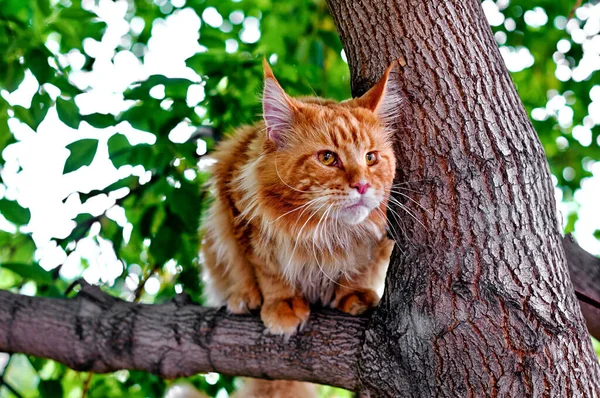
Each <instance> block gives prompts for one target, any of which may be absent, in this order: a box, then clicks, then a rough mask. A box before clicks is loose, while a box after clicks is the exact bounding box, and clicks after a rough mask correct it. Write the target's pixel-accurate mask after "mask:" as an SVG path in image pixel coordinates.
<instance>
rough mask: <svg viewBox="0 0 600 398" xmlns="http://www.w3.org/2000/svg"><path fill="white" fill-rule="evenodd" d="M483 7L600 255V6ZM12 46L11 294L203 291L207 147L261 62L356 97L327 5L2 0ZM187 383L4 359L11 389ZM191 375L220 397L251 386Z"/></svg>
mask: <svg viewBox="0 0 600 398" xmlns="http://www.w3.org/2000/svg"><path fill="white" fill-rule="evenodd" d="M482 5H483V8H484V11H485V13H486V16H487V18H488V20H489V22H490V24H491V26H492V30H493V31H494V36H495V39H496V41H497V43H498V45H499V47H500V51H501V53H502V55H503V57H504V60H505V62H506V65H507V67H508V69H509V70H510V71H511V74H512V77H513V80H514V82H515V84H516V86H517V89H518V91H519V94H520V96H521V99H522V100H523V103H524V105H525V107H526V109H527V112H528V114H529V115H530V117H531V120H532V122H533V124H534V126H535V128H536V130H537V132H538V134H539V137H540V139H541V141H542V143H543V145H544V148H545V150H546V154H547V157H548V161H549V163H550V168H551V171H552V175H553V177H552V179H553V182H554V185H555V194H556V201H557V206H558V209H559V211H560V215H561V218H562V227H563V229H564V232H571V233H573V234H574V235H575V237H576V239H577V240H578V242H579V244H580V245H581V246H582V247H583V248H585V249H586V250H587V251H589V252H591V253H593V254H596V255H598V254H600V211H599V210H598V208H599V206H600V79H599V76H600V74H599V72H598V70H599V69H600V4H599V2H598V1H597V0H594V1H582V0H527V1H525V0H497V1H492V0H485V1H483V2H482ZM0 49H1V53H0V289H4V290H9V291H13V292H19V293H22V294H27V295H38V296H51V297H65V291H66V289H67V287H68V286H69V285H70V284H71V282H73V281H74V280H76V279H78V278H84V279H85V280H86V281H88V282H89V283H92V284H98V285H100V286H102V288H103V289H104V290H105V291H106V292H108V293H110V294H112V295H114V296H118V297H121V298H122V299H124V300H129V301H140V302H144V303H154V302H163V301H165V300H168V299H170V298H172V297H173V296H175V295H176V294H177V293H181V292H186V293H188V294H189V295H190V296H191V297H192V299H193V300H195V301H196V302H199V303H201V302H202V297H201V294H202V282H201V280H200V279H199V271H198V270H199V264H198V237H197V232H196V231H197V230H198V227H199V220H200V217H201V215H202V212H203V210H204V209H205V207H206V200H205V194H204V190H203V183H204V182H206V180H207V178H208V174H207V172H206V169H207V166H208V165H210V158H209V157H207V156H205V155H207V154H209V153H210V151H211V149H212V148H213V146H214V144H215V142H217V141H218V140H219V139H220V138H221V137H222V136H223V135H225V134H228V133H230V132H231V131H232V130H233V129H234V128H235V127H236V126H239V125H241V124H244V123H251V122H252V121H253V120H256V117H257V115H259V114H260V102H259V94H260V90H261V81H262V68H261V66H260V65H261V64H260V62H261V59H262V57H267V58H268V59H269V61H270V62H271V63H272V64H273V69H274V72H275V74H276V76H277V77H278V79H279V80H280V82H281V84H282V85H283V87H284V88H285V89H286V91H288V93H290V94H292V95H299V94H302V95H315V94H316V95H319V96H324V97H330V98H335V99H345V98H348V97H349V96H350V89H349V72H348V67H347V64H346V58H345V55H344V51H343V49H342V46H341V44H340V41H339V38H338V36H337V33H336V30H335V26H334V24H333V21H332V19H331V17H330V16H329V13H328V10H327V5H326V3H325V1H324V0H310V1H307V0H286V1H275V0H135V1H134V0H118V1H112V0H0ZM594 344H595V347H596V350H597V351H598V352H599V355H600V345H599V344H598V342H594ZM175 382H177V381H175ZM175 382H174V381H166V380H162V379H160V378H158V377H155V376H152V375H149V374H146V373H139V372H130V371H119V372H116V373H113V374H107V375H97V374H90V373H82V372H75V371H73V370H70V369H68V368H66V367H65V366H63V365H61V364H58V363H56V362H53V361H49V360H43V359H39V358H34V357H28V356H25V355H19V354H15V355H8V354H3V353H0V397H2V398H4V397H6V398H14V397H16V398H21V397H23V398H25V397H63V396H64V397H73V398H75V397H82V396H87V397H161V396H164V395H165V393H166V392H167V390H168V388H169V387H170V386H172V385H173V383H175ZM187 382H189V383H191V384H192V385H194V386H195V387H196V388H197V389H199V390H201V391H203V392H204V393H205V394H207V395H208V396H211V397H218V398H226V397H228V396H229V394H230V393H231V392H232V391H234V390H235V388H236V385H237V384H238V381H237V380H234V379H233V378H231V377H223V376H220V375H217V374H207V375H198V376H195V377H193V378H190V379H188V380H187ZM322 396H323V397H350V396H351V395H350V394H349V393H347V392H344V391H341V390H336V389H333V388H323V390H322Z"/></svg>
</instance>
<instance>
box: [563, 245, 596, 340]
mask: <svg viewBox="0 0 600 398" xmlns="http://www.w3.org/2000/svg"><path fill="white" fill-rule="evenodd" d="M563 246H564V248H565V254H566V256H567V263H568V264H569V274H570V275H571V281H573V287H574V288H575V292H576V294H577V298H578V299H579V305H580V306H581V312H582V313H583V316H584V317H585V321H586V323H587V328H588V330H589V332H590V333H591V334H592V336H594V337H595V338H597V339H598V340H600V304H599V303H600V258H596V257H594V256H592V255H591V254H590V253H588V252H586V251H585V250H583V249H582V248H581V247H579V246H578V245H577V243H575V242H574V241H573V238H572V237H571V236H566V237H565V238H564V239H563Z"/></svg>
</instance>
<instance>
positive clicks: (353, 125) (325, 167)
mask: <svg viewBox="0 0 600 398" xmlns="http://www.w3.org/2000/svg"><path fill="white" fill-rule="evenodd" d="M388 72H389V70H388V71H387V72H386V74H385V76H384V78H382V80H381V81H380V82H379V83H378V84H377V85H376V86H375V87H374V88H373V89H371V90H370V91H369V92H368V93H367V94H365V95H364V96H363V97H361V98H359V99H354V100H350V101H345V102H342V103H337V102H334V101H329V100H321V99H318V98H304V99H292V98H290V97H288V96H287V95H286V94H285V92H284V91H283V89H282V88H281V87H280V86H279V84H278V83H277V81H276V80H275V78H274V76H273V74H272V72H271V71H270V68H269V67H268V64H265V91H264V95H263V109H264V121H262V122H260V123H257V124H256V125H254V126H247V127H243V128H241V129H239V130H238V131H236V133H235V134H234V135H233V136H231V137H230V138H229V139H227V140H225V141H223V142H222V143H221V144H220V145H219V147H218V148H217V150H216V151H215V152H214V154H213V156H214V158H215V160H216V164H215V165H214V167H213V169H212V172H213V185H212V188H213V195H214V202H213V203H212V205H211V208H210V210H209V212H208V217H207V218H206V219H205V221H204V228H205V232H204V242H203V247H202V251H203V257H204V258H203V264H204V271H205V280H206V282H207V292H208V294H207V295H208V298H209V299H210V301H211V302H212V303H213V304H216V305H223V304H226V305H227V307H228V309H229V310H230V311H231V312H233V313H243V312H247V311H248V310H251V309H257V308H259V307H260V309H261V318H262V320H263V322H264V323H265V326H266V327H267V329H268V330H269V331H270V332H271V333H274V334H284V335H288V336H289V335H290V334H293V333H295V332H296V330H297V329H298V328H299V327H300V326H302V325H303V324H304V323H305V322H306V320H307V319H308V316H309V312H310V310H309V304H318V305H324V306H331V307H334V308H338V309H340V310H342V311H344V312H348V313H351V314H358V313H361V312H364V311H365V310H366V309H368V308H369V307H373V306H374V305H376V304H377V302H378V300H379V296H378V294H377V293H376V291H377V289H378V288H380V287H381V286H382V283H383V278H384V276H385V271H386V268H387V263H388V261H389V255H390V253H391V249H392V246H393V244H392V242H391V241H390V240H389V239H388V238H387V237H386V232H385V228H386V223H387V221H386V216H385V214H386V206H387V198H388V195H389V190H390V188H391V185H392V180H393V176H394V172H395V159H394V153H393V150H392V145H391V142H390V138H389V134H388V131H387V129H386V127H385V126H384V123H383V119H384V118H385V117H386V116H387V114H388V113H389V112H390V109H392V108H393V107H395V106H397V98H396V97H394V96H393V95H391V94H390V90H389V88H388V86H387V77H388Z"/></svg>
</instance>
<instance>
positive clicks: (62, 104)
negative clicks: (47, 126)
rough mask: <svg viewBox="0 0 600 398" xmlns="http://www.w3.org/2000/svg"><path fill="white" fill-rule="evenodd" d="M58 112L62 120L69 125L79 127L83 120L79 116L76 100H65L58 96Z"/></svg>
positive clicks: (74, 127)
mask: <svg viewBox="0 0 600 398" xmlns="http://www.w3.org/2000/svg"><path fill="white" fill-rule="evenodd" d="M56 112H57V113H58V117H59V118H60V120H61V121H62V122H63V123H64V124H66V125H67V126H69V127H71V128H73V129H77V128H78V127H79V122H80V120H81V118H80V116H79V108H77V105H75V102H74V101H73V100H72V99H71V100H64V99H62V98H57V100H56Z"/></svg>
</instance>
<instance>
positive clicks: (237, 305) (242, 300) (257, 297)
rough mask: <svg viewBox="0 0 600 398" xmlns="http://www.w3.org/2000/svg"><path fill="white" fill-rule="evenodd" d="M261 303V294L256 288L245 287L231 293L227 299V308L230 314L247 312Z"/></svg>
mask: <svg viewBox="0 0 600 398" xmlns="http://www.w3.org/2000/svg"><path fill="white" fill-rule="evenodd" d="M261 303H262V296H261V294H260V291H259V290H258V289H257V288H253V289H245V290H244V291H240V292H236V293H232V294H231V295H230V296H229V298H228V299H227V310H228V311H229V312H231V313H232V314H247V313H248V312H250V311H251V310H255V309H258V308H259V307H260V304H261Z"/></svg>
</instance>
